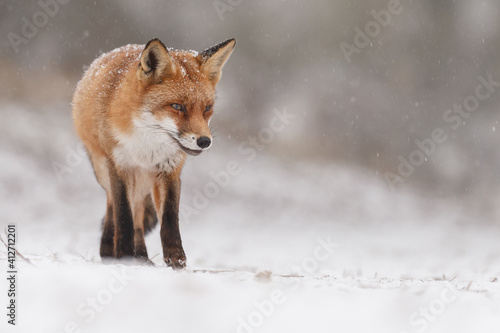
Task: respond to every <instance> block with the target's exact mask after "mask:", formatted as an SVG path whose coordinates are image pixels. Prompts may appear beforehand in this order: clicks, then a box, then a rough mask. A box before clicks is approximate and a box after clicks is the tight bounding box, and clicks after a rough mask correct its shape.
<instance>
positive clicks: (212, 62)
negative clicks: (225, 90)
mask: <svg viewBox="0 0 500 333" xmlns="http://www.w3.org/2000/svg"><path fill="white" fill-rule="evenodd" d="M235 45H236V39H234V38H231V39H228V40H226V41H225V42H222V43H220V44H217V45H215V46H212V47H210V48H208V49H206V50H204V51H203V52H201V53H200V54H199V55H198V57H199V59H200V61H201V70H202V71H204V72H205V74H206V75H207V76H208V78H209V79H210V81H212V83H213V84H214V85H215V84H217V82H219V80H220V76H221V74H222V67H223V66H224V63H225V62H226V60H227V59H229V56H230V55H231V53H232V52H233V48H234V46H235Z"/></svg>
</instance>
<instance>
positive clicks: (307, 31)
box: [0, 0, 500, 219]
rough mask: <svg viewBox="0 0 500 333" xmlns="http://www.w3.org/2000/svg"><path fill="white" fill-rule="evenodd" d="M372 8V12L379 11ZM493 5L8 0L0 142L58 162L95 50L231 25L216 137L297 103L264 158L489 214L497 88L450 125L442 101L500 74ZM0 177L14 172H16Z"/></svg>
mask: <svg viewBox="0 0 500 333" xmlns="http://www.w3.org/2000/svg"><path fill="white" fill-rule="evenodd" d="M391 3H392V5H391ZM398 3H399V5H398ZM391 6H393V8H389V7H391ZM388 8H389V9H388ZM389 10H392V12H390V11H389ZM372 11H375V12H376V13H378V14H376V15H375V14H373V13H372ZM381 11H382V12H381ZM384 13H391V14H390V17H387V16H384ZM376 16H378V19H379V20H380V22H381V23H376V24H373V23H374V22H377V18H376ZM499 16H500V3H499V2H498V1H495V0H478V1H474V2H472V1H466V0H457V1H445V0H436V1H413V0H404V1H403V0H401V2H397V1H394V2H391V1H388V0H381V1H378V0H377V1H370V2H366V1H361V0H359V1H357V0H350V1H337V2H335V1H334V2H331V1H314V2H311V1H258V2H251V1H227V0H221V1H206V2H191V1H182V2H177V1H142V2H138V1H132V0H120V1H118V0H116V1H111V0H110V1H67V0H64V1H63V0H60V1H59V2H55V1H50V0H42V1H40V2H38V1H22V2H19V1H15V0H3V1H1V2H0V22H1V26H0V35H1V39H0V59H1V62H0V101H1V102H0V103H1V109H0V112H1V115H0V117H1V119H2V121H1V125H0V126H1V131H0V137H1V142H0V145H1V148H2V151H3V152H4V154H3V155H4V156H3V157H2V158H3V159H7V154H10V155H9V156H12V155H13V156H21V155H23V156H26V158H28V159H29V161H30V162H29V163H30V164H31V166H33V167H34V168H38V169H42V170H47V171H49V173H48V174H49V175H51V176H56V175H55V174H54V172H53V165H52V164H53V162H54V161H59V162H61V163H63V162H64V160H65V158H66V156H67V154H68V153H67V150H66V145H68V144H69V146H70V147H72V148H73V149H76V145H77V143H78V140H77V139H76V136H75V134H74V130H73V127H72V121H71V106H70V101H71V96H72V93H73V91H74V88H75V85H76V83H77V81H78V80H79V79H80V78H81V76H82V74H83V72H84V71H85V69H86V68H87V67H88V66H89V64H90V63H91V62H92V61H93V59H95V58H96V57H97V56H99V55H100V54H102V53H103V52H107V51H109V50H112V49H114V48H116V47H119V46H122V45H124V44H129V43H139V44H144V43H146V42H147V41H148V40H149V39H151V38H153V37H158V38H160V39H161V40H162V41H163V42H164V43H165V44H166V45H167V46H169V47H173V48H178V49H196V50H202V49H204V48H206V47H209V46H211V45H214V44H216V43H219V42H221V41H223V40H225V39H227V38H230V37H235V38H237V40H238V44H237V47H236V49H235V52H234V53H233V56H232V57H231V59H230V61H229V62H228V63H227V65H226V67H225V70H224V75H223V79H222V81H221V82H220V84H219V86H218V88H219V90H218V91H219V100H218V102H217V114H216V117H215V118H214V119H215V120H214V121H213V122H212V124H213V126H214V129H215V133H216V139H217V140H218V142H219V145H220V146H221V147H230V148H228V149H235V148H236V147H238V146H239V145H241V144H244V143H245V142H246V141H247V139H248V138H249V136H256V135H258V134H259V131H260V130H261V129H262V128H265V127H268V125H269V121H270V119H271V118H272V117H273V114H274V113H273V110H274V109H277V110H285V109H286V110H287V112H288V113H290V114H293V115H296V116H297V117H296V118H294V120H293V121H292V122H291V124H290V126H288V127H287V128H286V129H285V130H284V131H283V132H282V133H279V134H276V135H275V137H274V138H273V140H272V142H270V143H269V144H266V146H265V151H264V152H263V154H262V155H261V158H262V156H265V158H272V159H274V160H276V161H278V162H280V163H282V164H283V165H294V164H297V163H302V162H307V163H312V164H317V165H318V166H320V170H321V168H323V169H324V170H326V169H328V168H330V167H331V166H333V165H336V166H338V165H340V166H343V167H347V168H352V169H359V170H360V172H363V173H365V174H368V175H369V176H370V177H373V178H374V179H378V180H379V181H380V182H382V183H384V184H385V185H386V187H387V189H388V190H390V191H402V190H403V191H407V190H409V191H414V192H415V193H418V195H419V196H421V197H423V198H428V200H430V201H432V200H434V198H444V199H446V200H449V202H450V203H451V205H456V206H452V207H450V208H451V209H453V207H464V205H465V206H466V207H467V209H468V210H469V212H472V213H473V214H482V215H486V216H488V217H489V218H493V219H494V218H495V217H497V216H498V215H499V212H500V210H499V209H498V208H497V206H499V205H498V198H499V194H500V193H499V190H500V187H499V186H500V183H499V180H500V178H499V176H498V175H499V173H498V167H499V164H500V153H499V149H498V144H499V143H500V141H499V140H500V136H499V131H498V130H496V129H497V127H498V120H499V112H498V108H499V104H500V92H493V93H491V96H489V97H488V98H487V99H485V100H481V101H480V103H479V105H478V107H477V110H475V111H474V112H470V116H467V117H461V118H460V119H459V120H457V123H458V122H459V123H460V126H459V128H457V129H454V128H453V127H452V126H451V125H453V124H456V123H455V121H453V122H452V121H448V122H447V121H445V120H444V118H443V117H444V116H445V114H446V113H447V110H448V109H453V106H454V104H462V103H463V101H464V99H465V98H466V97H468V96H472V95H474V93H475V91H476V88H477V86H478V85H479V84H480V83H481V82H480V81H479V79H478V78H479V77H483V78H485V79H488V76H489V75H490V76H491V77H492V79H493V80H496V81H500V71H499V68H500V63H499V62H500V57H499V56H498V50H499V48H500V27H499V23H498V17H499ZM370 22H371V23H370ZM367 24H368V25H367ZM367 27H368V29H372V30H369V31H366V28H367ZM377 27H378V28H377ZM360 30H361V31H363V33H364V36H361V37H360V36H357V35H358V34H359V31H360ZM369 35H370V36H369ZM356 42H357V44H356ZM342 45H343V46H342ZM347 45H350V46H347ZM346 50H347V52H346ZM353 50H355V51H353ZM485 91H486V90H485ZM481 92H483V90H481ZM456 115H457V114H455V116H456ZM436 128H441V129H443V130H444V132H445V135H446V138H447V139H446V140H445V142H442V143H439V144H437V145H436V147H435V150H433V151H432V153H431V154H426V155H425V161H423V162H422V164H421V165H420V163H419V161H420V158H421V157H422V156H423V155H422V154H421V153H418V152H417V153H414V155H413V156H412V158H413V160H414V161H417V164H419V165H417V166H415V168H414V170H413V171H412V173H411V175H410V176H407V175H406V176H402V175H401V172H400V171H398V168H400V167H401V166H400V164H401V163H402V162H401V161H402V159H405V160H406V161H409V159H410V155H411V154H412V153H413V152H414V151H415V150H418V146H417V145H416V143H415V140H420V141H422V140H426V139H430V138H432V131H433V130H434V129H436ZM234 152H235V153H236V149H235V150H234ZM215 154H216V153H213V154H212V155H211V156H212V158H213V159H216V158H217V155H215ZM236 154H237V153H236ZM63 164H64V163H63ZM401 168H404V167H401ZM2 169H3V166H2ZM395 176H396V177H397V176H402V177H401V179H398V178H394V177H395ZM89 179H90V178H89ZM389 179H392V181H391V180H389ZM395 179H396V180H397V181H395V182H394V180H395ZM4 182H5V185H6V186H10V187H9V188H10V189H11V190H12V191H14V190H15V189H16V188H18V187H19V185H16V180H15V179H12V178H10V177H9V179H4ZM13 193H15V191H14V192H13ZM331 195H332V196H335V195H336V194H335V193H333V192H332V193H331Z"/></svg>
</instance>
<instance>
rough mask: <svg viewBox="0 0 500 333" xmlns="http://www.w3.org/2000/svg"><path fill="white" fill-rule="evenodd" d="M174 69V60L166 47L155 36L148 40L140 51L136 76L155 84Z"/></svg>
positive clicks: (172, 72)
mask: <svg viewBox="0 0 500 333" xmlns="http://www.w3.org/2000/svg"><path fill="white" fill-rule="evenodd" d="M174 69H175V68H174V62H173V60H172V57H171V56H170V54H169V53H168V50H167V48H166V47H165V45H163V43H162V42H161V41H160V40H159V39H158V38H155V39H152V40H150V41H149V42H148V43H147V44H146V46H145V47H144V51H142V54H141V62H140V64H139V69H138V72H137V76H138V77H139V79H143V80H147V81H148V82H149V83H151V84H157V83H160V82H161V79H162V78H163V77H165V76H168V75H171V74H174Z"/></svg>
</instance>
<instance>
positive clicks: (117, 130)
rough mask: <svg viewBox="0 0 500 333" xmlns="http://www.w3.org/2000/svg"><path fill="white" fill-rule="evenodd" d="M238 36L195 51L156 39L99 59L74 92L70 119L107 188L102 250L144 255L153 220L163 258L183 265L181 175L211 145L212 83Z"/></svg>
mask: <svg viewBox="0 0 500 333" xmlns="http://www.w3.org/2000/svg"><path fill="white" fill-rule="evenodd" d="M235 44H236V40H235V39H229V40H226V41H225V42H223V43H220V44H218V45H216V46H213V47H210V48H208V49H206V50H204V51H203V52H201V53H197V52H195V51H179V50H172V49H167V48H166V47H165V45H164V44H163V43H162V42H161V41H160V40H159V39H153V40H150V41H149V42H148V43H147V44H146V45H145V46H144V45H127V46H123V47H121V48H118V49H115V50H113V51H111V52H109V53H106V54H103V55H102V56H101V57H99V58H98V59H96V60H95V61H94V62H93V63H92V64H91V65H90V67H89V69H88V70H87V71H86V73H85V74H84V76H83V78H82V80H81V81H80V82H79V83H78V85H77V87H76V91H75V93H74V96H73V103H72V105H73V120H74V124H75V128H76V131H77V133H78V135H79V136H80V138H81V140H82V141H83V143H84V145H85V147H86V149H87V152H88V155H89V159H90V161H91V163H92V166H93V168H94V171H95V175H96V178H97V181H98V182H99V184H100V185H101V186H102V187H103V188H104V189H105V190H106V194H107V210H106V215H105V216H104V219H103V232H102V237H101V244H100V251H99V252H100V255H101V258H102V259H103V260H106V259H111V258H133V257H135V258H139V259H141V260H144V261H146V262H147V261H149V259H148V253H147V250H146V244H145V241H144V235H145V233H147V232H148V231H149V230H151V229H152V228H153V227H154V226H155V225H156V223H158V220H159V221H160V225H161V228H160V236H161V242H162V248H163V258H164V261H165V263H166V264H167V265H168V266H170V267H172V268H174V269H178V268H183V267H185V265H186V255H185V254H184V249H183V247H182V241H181V236H180V232H179V197H180V189H181V181H180V173H181V169H182V167H183V165H184V162H185V160H186V156H187V155H192V156H196V155H199V154H200V153H201V152H203V151H205V150H207V149H209V148H210V146H211V145H212V136H211V132H210V128H209V122H210V118H211V116H212V114H213V112H214V100H215V86H216V84H217V82H218V81H219V80H220V77H221V73H222V67H223V66H224V64H225V62H226V61H227V59H228V58H229V56H230V55H231V53H232V51H233V48H234V46H235Z"/></svg>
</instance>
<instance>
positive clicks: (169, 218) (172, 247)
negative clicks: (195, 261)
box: [160, 180, 186, 269]
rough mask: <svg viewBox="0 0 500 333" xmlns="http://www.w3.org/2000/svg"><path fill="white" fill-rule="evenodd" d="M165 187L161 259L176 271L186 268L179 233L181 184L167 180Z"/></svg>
mask: <svg viewBox="0 0 500 333" xmlns="http://www.w3.org/2000/svg"><path fill="white" fill-rule="evenodd" d="M166 185H167V188H166V190H167V191H166V192H167V195H166V197H165V200H164V206H163V215H162V218H161V229H160V237H161V242H162V247H163V259H164V260H165V263H166V264H167V265H168V266H170V267H172V268H174V269H178V268H183V267H185V266H186V255H185V254H184V249H183V248H182V241H181V234H180V231H179V197H180V189H181V184H180V181H178V180H168V181H167V184H166Z"/></svg>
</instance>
